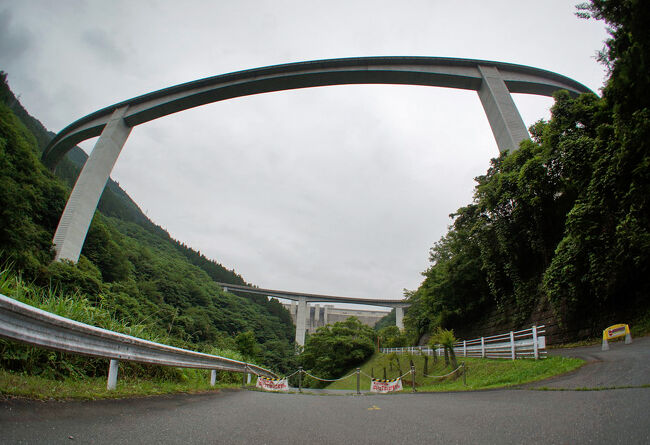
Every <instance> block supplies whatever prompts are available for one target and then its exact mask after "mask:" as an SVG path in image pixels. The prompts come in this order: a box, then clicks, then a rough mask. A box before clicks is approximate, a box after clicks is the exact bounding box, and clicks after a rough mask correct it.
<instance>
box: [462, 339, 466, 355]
mask: <svg viewBox="0 0 650 445" xmlns="http://www.w3.org/2000/svg"><path fill="white" fill-rule="evenodd" d="M463 357H467V340H463Z"/></svg>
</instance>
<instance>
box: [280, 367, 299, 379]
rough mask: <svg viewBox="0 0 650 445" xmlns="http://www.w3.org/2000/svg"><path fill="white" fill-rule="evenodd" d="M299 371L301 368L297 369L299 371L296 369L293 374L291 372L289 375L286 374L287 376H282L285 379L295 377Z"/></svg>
mask: <svg viewBox="0 0 650 445" xmlns="http://www.w3.org/2000/svg"><path fill="white" fill-rule="evenodd" d="M299 372H300V369H299V370H297V371H295V372H294V373H293V374H289V375H288V376H285V377H282V378H283V379H288V378H291V377H293V376H294V375H296V374H298V373H299Z"/></svg>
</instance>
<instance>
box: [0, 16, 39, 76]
mask: <svg viewBox="0 0 650 445" xmlns="http://www.w3.org/2000/svg"><path fill="white" fill-rule="evenodd" d="M32 43H33V37H32V36H31V35H30V33H29V32H28V31H27V30H26V29H25V28H24V27H22V26H20V25H16V24H15V23H14V21H13V14H12V13H11V11H9V10H8V9H4V10H2V11H0V63H2V64H3V65H4V64H6V63H8V61H9V60H13V61H16V60H18V59H20V58H21V57H23V56H24V55H25V53H26V52H27V50H28V49H29V47H30V46H31V45H32Z"/></svg>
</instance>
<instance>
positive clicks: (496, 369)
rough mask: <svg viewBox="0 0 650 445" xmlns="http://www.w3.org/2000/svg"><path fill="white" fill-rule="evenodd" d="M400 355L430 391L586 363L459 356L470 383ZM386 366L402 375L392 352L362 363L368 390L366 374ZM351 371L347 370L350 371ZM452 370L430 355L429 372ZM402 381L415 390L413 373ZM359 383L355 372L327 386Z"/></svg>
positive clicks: (531, 376) (497, 382)
mask: <svg viewBox="0 0 650 445" xmlns="http://www.w3.org/2000/svg"><path fill="white" fill-rule="evenodd" d="M391 356H392V357H391ZM398 358H399V360H400V365H401V366H400V367H401V373H402V374H404V373H406V372H407V370H408V369H410V364H409V361H410V360H413V363H414V365H415V368H416V379H415V383H416V388H417V390H418V391H427V392H433V391H468V390H479V389H490V388H503V387H509V386H516V385H521V384H524V383H529V382H535V381H538V380H543V379H546V378H549V377H553V376H555V375H559V374H564V373H567V372H569V371H573V370H574V369H577V368H579V367H580V366H582V365H583V364H584V361H583V360H580V359H576V358H567V357H548V358H545V359H543V360H532V359H521V360H514V361H513V360H500V359H481V358H462V357H459V358H458V363H459V364H460V363H461V362H465V364H466V370H467V375H466V383H467V385H464V383H463V377H462V374H461V373H460V371H459V372H457V373H456V374H453V375H451V376H449V377H446V378H443V379H439V378H433V377H424V376H423V375H422V374H423V370H424V357H422V356H418V355H414V356H409V355H400V356H398ZM384 367H386V374H387V375H386V377H387V378H389V379H393V378H396V377H397V376H398V375H399V372H400V371H399V369H398V367H397V362H396V360H395V357H394V356H393V355H392V354H380V353H376V354H375V355H373V356H372V358H371V359H370V360H369V361H368V362H367V363H366V364H364V365H363V366H362V367H361V372H362V374H361V381H360V385H361V388H362V389H366V390H367V389H368V388H370V378H369V377H367V376H366V375H364V374H367V375H370V374H371V372H374V375H375V377H376V378H383V369H384ZM391 367H392V370H391ZM352 371H353V370H352ZM352 371H348V373H349V372H352ZM450 371H452V368H451V367H450V366H445V364H444V359H443V358H438V361H437V363H434V362H433V357H429V363H428V375H443V374H447V373H448V372H450ZM346 374H347V373H346ZM402 383H403V385H404V392H411V391H412V389H411V388H412V387H411V385H412V380H411V376H410V375H407V376H405V377H404V378H403V379H402ZM356 384H357V383H356V378H355V377H354V376H353V377H351V378H349V379H346V380H342V381H338V382H334V383H332V384H330V385H329V386H327V389H345V390H356Z"/></svg>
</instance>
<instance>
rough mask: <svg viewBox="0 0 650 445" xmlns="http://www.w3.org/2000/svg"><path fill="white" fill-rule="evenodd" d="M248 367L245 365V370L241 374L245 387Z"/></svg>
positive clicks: (242, 385)
mask: <svg viewBox="0 0 650 445" xmlns="http://www.w3.org/2000/svg"><path fill="white" fill-rule="evenodd" d="M247 369H248V366H244V372H242V374H241V387H242V388H245V387H246V370H247Z"/></svg>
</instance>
